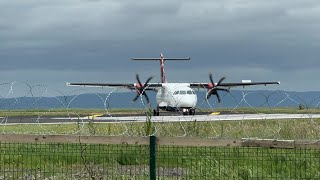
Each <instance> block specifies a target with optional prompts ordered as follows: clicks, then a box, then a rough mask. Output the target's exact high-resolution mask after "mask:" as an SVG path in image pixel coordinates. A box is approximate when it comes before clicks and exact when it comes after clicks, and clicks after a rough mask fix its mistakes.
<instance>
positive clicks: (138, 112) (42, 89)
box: [0, 82, 320, 139]
mask: <svg viewBox="0 0 320 180" xmlns="http://www.w3.org/2000/svg"><path fill="white" fill-rule="evenodd" d="M123 90H124V88H114V89H102V88H89V87H85V88H78V87H76V88H75V87H70V91H68V92H63V91H59V90H54V89H51V88H48V87H47V86H43V85H32V84H30V83H24V82H12V83H2V84H0V108H1V110H0V132H1V133H3V134H8V133H9V134H69V135H70V134H73V135H74V134H76V135H107V136H110V135H112V136H148V135H150V134H152V135H156V136H170V137H180V136H183V137H206V138H218V137H219V138H244V137H245V138H249V137H255V138H272V139H318V137H319V136H320V133H319V132H320V131H319V127H320V126H319V120H318V119H319V117H320V109H319V104H320V92H319V93H317V92H307V93H299V92H286V91H244V90H238V91H231V92H230V93H225V94H223V93H221V95H220V96H221V99H222V101H221V103H217V100H216V99H215V98H214V97H213V98H211V99H209V100H206V99H205V97H206V93H207V91H199V92H197V95H198V104H197V109H196V112H197V113H196V115H195V116H184V115H182V113H181V112H179V111H177V112H173V113H167V112H161V116H152V113H151V114H150V110H152V108H154V106H155V102H154V100H155V98H153V97H152V96H151V95H150V94H149V96H150V100H151V103H150V104H146V103H145V101H144V98H143V97H142V96H141V98H140V100H139V101H137V102H135V103H132V99H133V97H135V93H136V92H131V93H124V92H123ZM148 93H151V94H152V92H148ZM212 112H213V114H212ZM219 113H220V114H219Z"/></svg>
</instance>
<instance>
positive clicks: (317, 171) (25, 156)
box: [0, 143, 320, 179]
mask: <svg viewBox="0 0 320 180" xmlns="http://www.w3.org/2000/svg"><path fill="white" fill-rule="evenodd" d="M0 145H1V149H0V152H1V156H0V165H1V168H0V172H1V171H2V170H4V169H11V171H7V172H6V173H7V174H6V176H5V177H6V179H10V178H9V177H10V176H11V177H13V176H15V177H16V178H18V177H23V175H25V174H28V173H29V174H34V175H38V178H39V179H44V178H49V177H53V176H59V175H60V176H61V177H62V175H65V177H67V179H70V178H72V177H74V176H75V175H78V176H79V177H78V178H75V177H74V178H75V179H88V178H90V176H95V177H96V178H97V179H99V178H100V177H102V178H105V177H108V178H110V179H121V177H123V178H124V179H132V178H138V177H140V178H139V179H141V178H142V179H144V178H148V174H149V173H148V168H149V148H148V146H140V145H85V144H27V143H24V144H21V143H11V144H4V143H1V144H0ZM156 157H157V160H156V164H157V165H156V167H157V169H158V170H157V174H158V175H161V174H160V173H161V170H162V172H163V174H162V175H161V176H162V177H163V179H172V178H174V179H176V178H178V179H251V178H253V179H257V178H258V179H265V178H270V179H278V178H280V179H281V178H289V179H317V178H320V162H319V161H317V160H316V159H318V158H319V157H320V150H310V149H309V150H308V149H281V150H280V149H266V148H242V147H233V148H230V147H173V146H159V147H158V148H157V153H156ZM13 170H17V171H13ZM18 170H20V171H18ZM2 175H3V174H2ZM12 179H15V178H12ZM18 179H19V178H18ZM161 179H162V178H161Z"/></svg>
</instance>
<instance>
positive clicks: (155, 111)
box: [153, 107, 160, 116]
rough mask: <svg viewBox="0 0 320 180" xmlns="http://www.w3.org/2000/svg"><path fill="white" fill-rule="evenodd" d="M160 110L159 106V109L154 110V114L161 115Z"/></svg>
mask: <svg viewBox="0 0 320 180" xmlns="http://www.w3.org/2000/svg"><path fill="white" fill-rule="evenodd" d="M159 114H160V112H159V107H157V109H154V110H153V116H159Z"/></svg>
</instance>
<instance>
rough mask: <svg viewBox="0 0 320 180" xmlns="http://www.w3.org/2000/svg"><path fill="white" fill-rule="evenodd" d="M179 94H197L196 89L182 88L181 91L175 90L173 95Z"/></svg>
mask: <svg viewBox="0 0 320 180" xmlns="http://www.w3.org/2000/svg"><path fill="white" fill-rule="evenodd" d="M177 94H181V95H184V94H189V95H192V94H196V93H195V92H194V91H192V90H188V91H184V90H181V91H175V92H174V93H173V95H177Z"/></svg>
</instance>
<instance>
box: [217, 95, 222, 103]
mask: <svg viewBox="0 0 320 180" xmlns="http://www.w3.org/2000/svg"><path fill="white" fill-rule="evenodd" d="M216 96H217V99H218V103H220V102H221V98H220V96H219V94H218V93H216Z"/></svg>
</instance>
